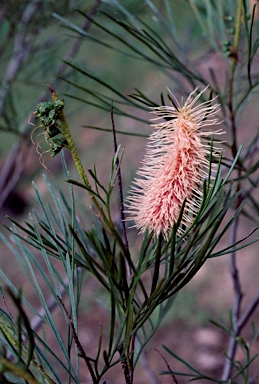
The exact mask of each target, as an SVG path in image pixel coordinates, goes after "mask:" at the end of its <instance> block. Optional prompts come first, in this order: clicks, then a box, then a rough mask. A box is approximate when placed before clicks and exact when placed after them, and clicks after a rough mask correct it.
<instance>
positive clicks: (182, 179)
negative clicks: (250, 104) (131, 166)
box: [126, 87, 223, 239]
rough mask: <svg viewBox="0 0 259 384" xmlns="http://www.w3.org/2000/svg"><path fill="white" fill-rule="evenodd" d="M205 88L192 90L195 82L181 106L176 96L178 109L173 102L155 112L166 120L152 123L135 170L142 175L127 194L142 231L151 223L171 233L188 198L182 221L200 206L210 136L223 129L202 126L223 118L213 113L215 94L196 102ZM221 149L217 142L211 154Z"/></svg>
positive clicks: (216, 107) (130, 214)
mask: <svg viewBox="0 0 259 384" xmlns="http://www.w3.org/2000/svg"><path fill="white" fill-rule="evenodd" d="M207 88H208V87H206V88H205V89H204V90H203V91H201V92H200V93H199V94H198V95H197V96H194V94H195V93H196V91H197V88H196V89H195V90H194V91H193V92H192V93H191V94H190V95H189V96H188V98H187V100H186V102H185V104H184V105H183V106H181V105H180V104H179V102H178V101H177V100H175V105H176V107H177V109H176V108H175V106H174V105H173V103H172V104H171V105H170V106H161V107H157V108H154V110H153V112H152V113H154V114H156V115H157V116H159V117H157V118H156V119H155V120H160V119H163V120H164V119H167V120H164V121H163V122H161V123H159V124H155V125H154V128H155V131H154V132H153V133H152V134H151V135H150V137H149V142H148V144H147V148H146V155H145V157H144V160H143V162H142V166H141V168H140V169H139V170H138V172H137V174H138V175H139V176H140V178H137V179H135V180H134V182H133V183H134V185H133V186H132V188H131V190H130V194H129V197H128V198H127V201H128V203H127V206H128V210H127V211H126V213H127V214H128V217H127V220H134V221H135V225H134V226H135V227H136V228H137V229H138V230H139V231H140V232H141V233H143V232H144V231H145V230H146V229H148V230H149V232H154V233H155V234H156V235H157V236H158V235H159V234H160V233H162V234H163V237H164V238H165V239H168V237H169V236H170V233H171V231H172V227H173V224H174V223H175V222H176V221H177V220H178V218H179V214H180V210H181V207H182V204H183V202H184V200H185V199H187V203H186V205H185V210H184V213H183V218H182V224H184V225H186V226H189V225H190V224H191V223H192V221H193V219H194V217H195V216H196V214H197V212H198V211H199V208H200V204H201V201H202V184H203V181H204V179H205V178H207V174H208V169H209V166H210V164H209V161H208V156H209V155H210V152H211V137H212V135H213V136H215V135H218V134H222V133H223V132H222V131H221V130H216V131H215V130H213V131H211V130H210V132H208V130H206V129H205V130H204V128H206V127H210V126H212V125H216V124H219V123H220V122H219V120H218V119H217V118H216V117H215V116H216V114H217V113H218V112H219V105H218V104H214V105H212V102H213V101H214V100H215V99H213V100H210V101H206V102H203V103H201V104H199V105H197V106H194V104H195V103H196V102H197V101H198V99H199V98H200V96H201V95H202V93H203V92H205V91H206V89H207ZM169 92H170V91H169ZM172 97H174V96H173V95H172ZM174 99H175V98H174ZM168 119H169V120H168ZM218 151H219V150H218V149H217V150H216V149H215V148H213V149H212V154H213V155H214V156H215V155H217V153H218Z"/></svg>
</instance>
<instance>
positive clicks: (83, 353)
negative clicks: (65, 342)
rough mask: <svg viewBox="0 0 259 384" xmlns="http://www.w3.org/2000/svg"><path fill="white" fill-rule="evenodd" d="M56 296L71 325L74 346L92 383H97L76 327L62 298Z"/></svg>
mask: <svg viewBox="0 0 259 384" xmlns="http://www.w3.org/2000/svg"><path fill="white" fill-rule="evenodd" d="M57 297H58V300H59V301H60V304H61V305H62V308H63V309H64V311H65V314H66V316H67V320H68V322H69V325H70V327H71V330H72V335H73V338H74V340H75V343H76V346H77V348H78V350H79V352H80V355H81V357H82V358H83V359H84V361H85V363H86V365H87V368H88V369H89V372H90V374H91V377H92V379H93V383H94V384H97V383H98V380H97V378H96V375H95V373H94V371H93V368H92V365H91V363H90V360H89V358H88V356H86V353H85V351H84V348H83V347H82V344H81V343H80V341H79V338H78V336H77V333H76V329H75V326H74V323H73V320H72V319H71V316H70V315H69V313H68V311H67V309H66V307H65V305H64V303H63V301H62V299H61V297H59V296H57Z"/></svg>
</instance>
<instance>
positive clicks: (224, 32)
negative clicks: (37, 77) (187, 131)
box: [0, 0, 259, 384]
mask: <svg viewBox="0 0 259 384" xmlns="http://www.w3.org/2000/svg"><path fill="white" fill-rule="evenodd" d="M60 3H62V2H60ZM63 3H65V4H63ZM63 3H62V4H61V5H60V4H58V3H56V4H55V8H53V11H54V13H53V19H52V20H59V22H61V23H62V25H63V26H64V27H65V28H66V31H69V33H71V32H72V33H73V34H74V35H75V36H77V37H79V36H80V38H82V39H84V40H85V41H86V42H87V43H88V44H92V45H93V46H97V45H100V46H101V48H103V49H104V48H105V49H108V50H109V51H111V52H113V53H114V54H115V55H117V54H118V55H120V56H119V57H124V56H125V57H126V58H127V59H128V60H130V63H132V64H131V65H132V67H133V65H134V63H138V62H139V65H140V67H142V66H144V67H145V66H149V68H152V71H153V73H161V74H162V76H163V78H164V79H166V80H165V81H166V82H168V81H170V82H172V81H173V82H174V91H175V92H176V93H177V91H178V90H181V92H180V94H181V95H182V96H186V95H187V94H189V93H190V89H191V90H193V88H195V86H197V85H200V86H204V85H207V84H208V83H209V84H210V87H211V89H212V92H213V94H215V95H217V96H218V100H219V102H220V104H221V108H222V114H223V119H224V124H225V126H226V130H227V134H228V137H229V138H230V139H229V140H228V141H227V143H226V144H225V146H226V150H225V152H224V153H223V155H222V156H221V157H220V160H219V161H218V162H217V168H216V171H215V174H214V169H215V168H214V167H215V159H214V158H213V157H212V149H211V155H210V157H209V158H208V161H209V164H210V167H209V173H208V179H205V180H204V183H203V185H202V186H201V188H202V203H201V207H200V209H199V212H198V214H197V215H196V217H195V218H194V220H193V223H192V224H191V225H190V226H189V227H186V226H184V225H183V224H182V216H183V213H184V207H185V204H186V201H184V202H183V205H182V209H181V212H180V215H179V219H178V221H177V222H176V223H173V224H172V232H171V236H170V238H169V240H168V241H167V240H165V239H164V238H163V237H162V236H158V237H157V236H155V235H154V234H153V233H150V234H149V233H147V232H146V233H145V234H144V235H143V236H139V238H140V239H139V241H137V242H136V243H137V244H134V242H133V241H131V236H134V238H135V237H136V233H135V230H134V229H131V228H128V227H127V226H126V224H125V216H124V201H123V192H124V191H123V186H122V179H121V164H122V163H123V153H124V149H122V147H121V146H120V145H117V133H118V132H123V133H124V134H128V135H132V136H134V135H136V136H138V135H141V134H142V133H141V132H137V133H134V132H131V131H130V130H123V131H121V130H120V129H119V130H118V131H117V129H116V128H115V123H114V115H115V116H116V115H118V116H121V117H125V118H132V119H134V120H136V121H138V122H142V123H149V122H148V118H147V117H146V113H147V111H149V110H150V107H151V108H152V107H157V106H159V105H163V106H164V105H166V101H165V100H166V95H165V94H164V93H163V91H162V88H161V89H159V92H158V93H157V89H155V91H153V90H152V92H151V91H150V90H149V88H152V84H151V85H149V84H148V87H147V86H146V87H145V85H144V84H143V88H144V87H145V90H143V91H142V90H140V89H138V88H136V89H135V91H134V93H132V94H131V95H130V96H126V95H125V94H124V92H123V91H121V89H120V85H114V84H113V82H109V81H108V80H107V79H106V78H103V77H101V76H99V74H98V72H97V71H92V70H90V68H89V67H88V66H87V65H85V64H84V63H82V62H80V63H79V62H77V61H76V60H72V59H66V60H65V64H66V65H67V67H69V68H70V70H71V72H70V73H69V74H67V75H66V76H63V75H61V73H60V74H59V75H60V78H61V79H62V81H63V83H67V85H68V86H69V89H71V91H70V92H69V94H68V93H67V94H66V100H65V102H66V104H68V103H69V102H68V100H69V98H70V99H74V100H76V101H77V102H79V101H80V102H83V103H85V104H86V105H88V106H89V105H91V106H93V107H95V108H98V109H99V110H102V111H105V112H109V115H110V117H111V121H112V129H107V128H104V127H99V126H97V127H90V128H94V129H99V130H105V131H107V130H110V131H111V132H112V134H113V141H114V155H113V156H110V158H109V161H110V164H111V165H110V176H109V180H108V182H107V183H103V182H102V180H101V178H100V177H99V170H97V169H96V167H95V166H94V167H93V168H92V169H88V171H87V173H86V172H85V170H84V168H83V165H82V162H81V159H80V156H79V154H78V151H77V149H76V146H75V143H74V138H73V137H72V135H71V131H70V128H69V126H68V123H67V119H66V116H65V111H66V108H64V102H63V100H61V99H59V98H58V96H57V94H56V92H55V90H54V89H53V88H51V87H49V88H50V91H51V95H52V99H53V102H45V101H44V102H41V103H39V104H37V106H36V109H35V112H34V115H35V116H36V117H37V118H38V119H39V122H40V125H39V126H36V128H35V129H34V133H35V134H36V136H37V137H36V139H35V142H36V146H37V151H38V153H39V154H40V158H41V163H42V164H43V166H45V157H46V156H48V154H49V153H50V154H51V156H52V157H54V156H55V155H57V154H58V153H60V154H61V159H62V164H63V169H64V175H65V180H66V182H67V191H66V192H63V191H61V190H60V188H59V187H56V186H54V184H53V183H52V182H51V181H50V180H49V178H47V177H45V176H44V178H45V182H46V185H47V187H48V191H49V195H50V201H49V202H48V200H47V199H46V197H45V196H42V195H41V193H40V191H39V190H38V188H37V186H36V185H35V184H34V183H33V188H34V191H35V194H36V196H37V200H38V206H39V208H40V209H41V213H39V211H38V210H35V211H33V212H32V213H31V214H30V215H29V219H28V221H26V222H25V224H20V223H19V222H18V221H17V220H15V219H12V218H10V220H11V223H12V226H11V227H10V228H8V229H9V231H11V237H10V239H7V238H6V237H5V236H4V235H2V234H1V235H0V236H1V239H2V241H3V243H4V244H5V246H6V247H7V249H8V250H9V252H10V253H11V254H13V255H14V256H15V258H16V262H17V264H19V265H20V267H21V269H22V272H23V274H25V276H26V279H27V281H28V283H29V284H30V286H31V289H32V290H33V292H34V294H35V297H37V300H38V304H39V305H40V310H39V309H36V308H37V306H36V305H33V304H32V303H31V302H30V300H29V299H27V297H26V294H25V293H23V292H22V291H20V290H19V289H18V287H17V286H16V284H15V283H13V282H12V281H10V279H9V278H8V276H7V275H6V274H5V273H4V271H2V270H1V271H0V276H1V279H2V281H3V283H4V284H5V285H6V286H7V287H8V292H9V295H10V296H11V298H12V300H13V305H14V306H15V307H16V309H17V320H16V321H15V320H14V319H13V318H12V316H11V314H10V313H9V309H8V308H9V306H6V305H5V307H4V308H3V309H1V312H0V328H1V332H2V339H1V340H2V341H1V342H2V350H1V357H0V372H1V373H0V378H1V380H2V382H3V383H36V384H37V383H52V384H53V383H63V382H64V381H65V382H68V383H72V382H74V383H82V382H83V381H85V380H86V379H85V378H86V375H84V374H83V373H82V372H84V371H85V366H86V368H87V370H88V372H89V375H90V378H91V380H92V382H93V383H94V384H97V383H101V382H103V383H105V377H106V375H107V372H108V371H109V369H110V368H111V367H113V366H115V365H117V364H121V366H122V369H123V373H124V378H125V383H126V384H132V383H133V380H134V371H135V368H136V364H137V362H138V361H139V359H140V356H141V354H142V353H143V349H144V347H145V345H146V344H147V343H148V341H149V340H150V338H151V337H152V335H153V334H154V333H155V331H156V330H157V329H158V327H159V325H160V324H161V321H162V320H163V318H164V316H165V315H166V313H167V312H168V310H169V309H170V307H171V306H172V305H173V302H174V298H175V297H176V294H177V293H178V292H179V291H181V290H182V289H183V288H184V287H185V286H186V285H187V284H188V283H189V282H190V281H191V280H192V279H193V277H194V276H195V275H196V273H197V272H198V271H199V270H200V268H202V266H203V265H204V263H205V262H206V260H208V259H209V258H218V257H221V256H224V255H227V254H229V255H230V260H231V266H232V270H231V273H232V278H233V282H234V286H235V298H236V302H235V306H234V309H233V311H232V312H231V315H230V324H228V323H226V322H224V320H223V321H222V323H218V322H216V321H214V324H215V325H216V326H218V327H220V328H221V329H223V330H224V331H225V332H226V333H227V334H229V337H230V342H229V348H228V351H227V356H226V363H225V367H224V371H223V373H222V378H221V379H219V378H211V377H209V376H208V375H205V374H202V373H201V372H200V371H199V370H197V369H196V368H193V367H192V366H191V365H190V364H189V363H188V362H185V361H184V360H183V359H181V358H180V357H179V356H177V354H176V353H175V352H173V351H170V350H169V349H168V348H167V347H165V350H166V351H167V352H168V354H169V356H172V357H174V358H176V359H178V360H179V361H181V362H182V363H183V364H184V365H185V366H187V367H188V368H189V369H190V370H191V374H184V373H182V372H173V371H172V370H171V369H169V371H168V372H167V373H169V374H170V375H171V376H172V379H173V382H174V383H177V378H178V376H181V375H185V376H187V377H188V378H190V379H196V380H197V379H199V380H202V379H207V380H210V381H212V382H216V383H238V382H239V381H238V380H239V379H241V380H243V383H248V382H250V381H249V380H250V376H249V366H250V364H251V362H252V361H253V360H254V359H255V358H256V357H257V355H255V356H251V354H250V345H248V344H247V343H245V341H244V340H243V338H242V336H241V330H242V328H243V327H244V325H245V324H246V323H247V320H248V318H249V317H250V316H251V315H252V313H253V311H254V309H255V308H256V306H257V304H258V302H259V295H258V293H257V294H256V296H255V299H254V300H253V302H251V304H250V305H249V306H248V307H247V309H246V310H245V311H243V313H241V303H242V292H241V282H240V279H239V275H238V270H237V266H236V254H237V252H238V251H239V250H242V249H243V248H244V247H246V246H249V245H251V244H253V243H254V242H256V241H257V240H258V238H256V237H255V236H254V233H255V231H256V230H257V226H258V208H259V206H258V202H257V201H256V198H255V193H254V192H255V188H256V186H257V184H258V167H259V161H258V160H257V158H256V155H257V154H258V139H259V136H258V134H255V135H254V136H253V137H251V138H248V140H249V141H248V143H246V146H245V148H242V145H239V143H240V139H239V135H240V132H239V129H240V128H239V127H240V126H241V125H240V117H241V116H243V114H244V113H245V108H246V107H247V106H248V101H249V100H251V99H252V100H256V89H257V86H258V73H257V72H256V69H255V63H256V60H257V50H258V45H259V43H258V42H259V39H258V38H255V36H256V32H257V31H258V25H257V24H258V23H257V20H256V11H257V10H256V6H254V7H252V9H251V12H250V11H249V3H248V1H246V0H239V1H238V6H237V7H236V2H231V1H228V2H225V1H223V0H220V1H218V2H213V1H205V0H204V1H203V0H199V1H198V0H196V1H195V0H189V1H185V2H182V3H184V7H185V8H184V16H183V17H186V18H187V17H188V18H189V19H190V20H191V23H190V31H191V30H193V36H194V37H193V40H192V41H190V44H188V42H185V41H184V39H183V38H181V37H179V36H180V35H181V34H182V33H183V30H182V29H181V28H180V27H179V26H178V24H177V21H176V20H177V17H175V16H174V15H175V14H176V8H175V7H176V6H175V4H174V2H170V1H168V0H164V1H161V2H159V1H157V2H155V1H151V0H145V1H144V2H130V1H129V2H125V3H124V2H120V1H118V0H107V1H103V2H102V3H101V4H99V2H97V3H98V5H99V11H98V13H97V14H95V13H94V14H93V15H92V16H91V15H89V12H87V11H85V10H84V9H83V10H82V8H81V9H80V10H79V11H78V15H79V16H80V18H83V20H84V22H86V21H87V23H90V25H91V28H92V29H91V31H90V30H88V29H85V28H81V27H80V26H79V25H78V24H77V23H76V22H74V20H73V18H71V17H68V15H67V14H66V12H68V11H69V9H70V8H69V5H70V2H63ZM126 3H128V4H126ZM26 4H27V6H32V4H34V3H33V2H27V3H26ZM39 4H41V2H39ZM41 5H42V4H41ZM63 5H65V7H63ZM80 5H81V4H80ZM139 7H140V8H139ZM79 8H80V6H79ZM47 9H48V12H49V8H47ZM59 9H62V10H63V11H62V12H60V11H59ZM139 9H141V11H142V12H143V17H139V16H138V14H139ZM18 11H19V10H17V12H18ZM48 12H47V13H46V14H47V15H48ZM190 12H192V13H190ZM44 15H45V14H44ZM44 15H43V17H42V18H40V19H39V22H40V21H41V27H43V26H44V23H46V22H47V18H45V16H44ZM186 15H187V16H186ZM190 15H192V17H191V18H190ZM179 16H180V15H179ZM77 20H78V19H77ZM36 22H37V19H35V20H34V27H35V25H36V24H37V23H36ZM8 23H9V24H8V28H10V27H11V25H12V23H13V21H12V19H11V18H9V21H8ZM84 25H85V23H84ZM10 30H11V29H9V31H10ZM26 31H28V33H29V31H30V30H29V28H28V30H27V29H26ZM201 31H202V33H203V34H202V36H201V35H200V32H201ZM9 33H10V32H9ZM14 34H18V32H16V31H15V32H14ZM29 46H30V44H29ZM201 46H202V47H203V48H202V49H203V50H204V48H205V49H206V54H207V52H209V51H210V52H211V51H213V54H214V55H219V56H220V58H221V65H222V67H223V68H224V71H225V72H226V76H225V83H223V82H222V81H221V78H220V75H221V72H220V69H217V68H211V69H210V71H208V73H203V71H202V70H199V68H198V66H197V65H196V56H195V54H197V53H196V52H197V51H198V55H199V57H200V56H202V55H203V54H202V50H201V49H200V48H199V47H201ZM31 47H32V45H31V46H30V48H31ZM5 48H6V49H7V47H5ZM40 49H42V47H41V46H40ZM241 52H242V55H243V56H241ZM115 57H117V56H115ZM214 57H216V56H214ZM205 60H206V55H205ZM217 71H218V72H217ZM75 79H78V80H75ZM136 82H137V77H136ZM85 84H87V85H85ZM89 84H90V86H89ZM167 96H168V98H169V102H170V103H171V104H172V105H174V101H173V99H172V98H171V96H170V94H169V95H167ZM111 99H112V100H113V102H112V106H111V102H110V100H111ZM7 100H8V99H7ZM5 102H6V103H7V101H5ZM250 102H251V101H250ZM9 105H11V103H10V104H9ZM8 108H9V107H8ZM6 111H7V112H6V115H5V114H4V115H3V116H4V120H5V121H6V122H7V120H8V119H7V117H6V116H10V113H9V112H8V109H7V110H6ZM8 121H9V120H8ZM88 128H89V127H88ZM38 130H40V131H38ZM38 132H42V133H43V142H44V144H42V143H41V142H37V140H38ZM33 137H34V136H32V138H33ZM75 141H77V137H76V138H75ZM42 145H45V146H46V148H45V147H44V148H43V147H42ZM64 147H65V148H67V149H68V150H69V151H70V152H71V155H72V159H73V162H74V165H75V167H76V169H77V171H78V175H79V177H80V181H78V180H76V179H74V178H72V177H71V176H70V173H69V170H68V166H67V164H66V161H65V157H64V153H63V151H62V148H64ZM211 148H212V144H211ZM107 161H108V160H107ZM79 191H80V192H79ZM78 192H79V195H80V196H83V195H84V194H87V195H88V197H89V199H90V201H91V210H87V209H85V210H83V209H82V210H81V207H80V206H79V202H78V199H77V197H75V196H78V195H77V194H78ZM113 199H117V200H118V201H119V202H120V209H119V215H120V220H118V219H117V217H118V213H116V214H115V213H114V207H113V205H112V201H113ZM79 207H80V208H79ZM82 217H83V218H84V219H82ZM243 218H248V219H249V220H250V222H251V223H253V226H254V229H253V230H252V231H251V233H249V234H247V236H245V238H238V236H237V229H238V226H239V225H240V222H241V220H243ZM229 232H230V233H231V241H230V245H229V246H228V247H225V248H222V247H221V245H220V244H221V240H222V238H223V236H226V235H227V234H228V233H229ZM250 236H254V237H252V238H251V239H249V240H248V238H249V237H250ZM86 280H88V281H94V282H95V284H96V287H98V289H99V290H100V292H102V295H103V297H104V298H105V299H104V302H103V305H104V306H106V308H108V310H107V313H108V328H106V326H105V325H106V324H104V325H102V326H101V329H100V334H99V340H98V344H97V345H96V346H94V347H93V346H87V347H85V346H84V345H83V342H82V341H81V338H80V335H81V332H82V330H81V328H80V326H81V324H80V316H79V309H80V303H81V302H82V301H83V299H84V295H85V293H86V292H85V290H84V284H85V281H86ZM4 297H5V294H4ZM54 309H56V311H58V314H59V315H58V318H57V317H56V314H55V313H54ZM27 312H29V313H30V314H31V316H28V315H27ZM64 328H65V331H64ZM107 329H108V330H107ZM257 336H258V330H257V329H255V328H254V329H253V341H254V340H255V339H256V338H257ZM53 344H54V346H53ZM238 344H239V345H240V346H241V347H242V349H243V351H244V354H245V358H246V360H245V363H244V364H243V363H242V362H237V361H236V360H235V351H236V348H237V345H238ZM57 347H58V348H57ZM165 361H166V360H165ZM167 367H169V368H170V366H169V364H167ZM234 368H235V371H233V370H234ZM176 377H177V378H176Z"/></svg>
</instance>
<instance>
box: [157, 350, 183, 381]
mask: <svg viewBox="0 0 259 384" xmlns="http://www.w3.org/2000/svg"><path fill="white" fill-rule="evenodd" d="M155 350H156V351H157V352H158V353H159V355H160V356H161V357H162V359H163V360H164V362H165V363H166V366H167V369H168V371H169V372H170V375H171V377H172V379H173V383H174V384H178V381H177V380H176V377H175V375H174V372H173V371H172V369H171V367H170V365H169V364H168V362H167V360H166V359H165V358H164V356H163V355H162V353H161V352H160V351H159V350H158V349H155Z"/></svg>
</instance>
